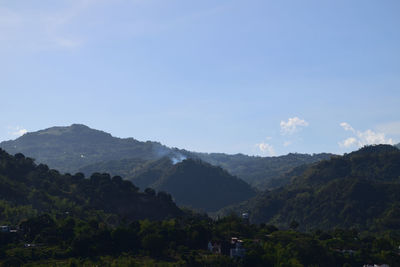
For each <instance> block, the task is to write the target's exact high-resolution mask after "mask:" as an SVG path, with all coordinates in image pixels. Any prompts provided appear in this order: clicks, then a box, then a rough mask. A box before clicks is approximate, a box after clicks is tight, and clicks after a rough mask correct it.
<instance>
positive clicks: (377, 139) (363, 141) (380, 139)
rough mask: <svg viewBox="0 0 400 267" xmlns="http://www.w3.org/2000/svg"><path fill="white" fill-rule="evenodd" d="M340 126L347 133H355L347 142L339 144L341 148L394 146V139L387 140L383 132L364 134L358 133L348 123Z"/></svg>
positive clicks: (367, 132)
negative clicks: (379, 145)
mask: <svg viewBox="0 0 400 267" xmlns="http://www.w3.org/2000/svg"><path fill="white" fill-rule="evenodd" d="M340 126H342V127H343V129H344V130H345V131H349V132H351V133H353V136H352V137H349V138H347V139H346V140H343V141H342V142H339V146H341V147H351V146H357V147H363V146H366V145H377V144H389V145H393V144H394V142H393V140H392V138H386V136H385V133H383V132H374V131H372V130H370V129H368V130H366V131H364V132H362V131H358V130H355V129H354V128H353V127H351V126H350V124H348V123H347V122H342V123H341V124H340Z"/></svg>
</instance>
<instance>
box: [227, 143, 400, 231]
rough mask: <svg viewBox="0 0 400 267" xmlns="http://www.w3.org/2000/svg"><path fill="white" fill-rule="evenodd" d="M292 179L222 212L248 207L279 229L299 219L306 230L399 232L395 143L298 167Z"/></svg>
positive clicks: (399, 153) (399, 171)
mask: <svg viewBox="0 0 400 267" xmlns="http://www.w3.org/2000/svg"><path fill="white" fill-rule="evenodd" d="M288 177H291V182H290V184H289V185H286V186H283V187H281V188H278V189H275V190H271V191H265V192H263V193H262V194H259V195H258V196H257V197H256V198H254V199H252V200H250V201H248V202H247V203H244V204H241V205H240V206H235V207H231V208H229V209H227V210H225V211H224V213H223V214H229V212H230V211H232V210H233V211H234V210H248V211H251V212H250V219H251V221H252V222H254V223H272V224H275V225H278V226H281V227H285V226H288V225H289V223H290V222H291V221H293V220H296V221H298V222H299V223H300V229H301V230H303V231H312V230H313V229H318V228H319V229H326V230H328V229H334V228H335V227H341V228H357V229H359V230H367V231H373V232H384V231H387V230H400V150H398V149H397V148H395V147H393V146H390V145H376V146H367V147H364V148H362V149H360V150H358V151H355V152H353V153H350V154H345V155H344V156H335V157H332V158H331V159H330V160H325V161H321V162H319V163H316V164H314V165H311V166H308V167H306V168H297V169H295V170H293V171H292V172H291V174H289V175H288Z"/></svg>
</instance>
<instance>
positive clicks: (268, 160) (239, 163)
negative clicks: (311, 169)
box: [196, 153, 332, 190]
mask: <svg viewBox="0 0 400 267" xmlns="http://www.w3.org/2000/svg"><path fill="white" fill-rule="evenodd" d="M196 156H198V157H199V158H200V159H201V160H203V161H206V162H208V163H210V164H212V165H215V166H220V167H222V168H223V169H225V170H227V171H228V172H229V173H231V174H233V175H235V176H237V177H240V178H241V179H243V180H244V181H246V182H247V183H249V184H251V185H252V186H254V187H256V188H258V189H261V190H264V189H266V188H273V187H275V184H270V183H271V180H272V179H274V178H278V177H280V176H282V175H285V173H286V172H288V171H290V170H291V169H293V168H295V167H298V166H301V165H304V164H310V163H314V162H318V161H321V160H327V159H329V158H330V157H331V156H332V154H328V153H321V154H313V155H308V154H298V153H290V154H288V155H285V156H279V157H255V156H246V155H243V154H237V155H226V154H223V153H211V154H208V153H196Z"/></svg>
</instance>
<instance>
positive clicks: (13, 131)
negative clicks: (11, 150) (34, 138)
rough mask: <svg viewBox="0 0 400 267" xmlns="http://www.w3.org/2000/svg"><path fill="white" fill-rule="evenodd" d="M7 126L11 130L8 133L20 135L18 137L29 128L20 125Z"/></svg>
mask: <svg viewBox="0 0 400 267" xmlns="http://www.w3.org/2000/svg"><path fill="white" fill-rule="evenodd" d="M7 128H8V129H9V130H10V132H8V134H11V135H14V136H18V137H20V136H22V135H24V134H26V133H27V132H28V130H27V129H25V128H23V127H20V126H9V127H7Z"/></svg>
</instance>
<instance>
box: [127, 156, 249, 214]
mask: <svg viewBox="0 0 400 267" xmlns="http://www.w3.org/2000/svg"><path fill="white" fill-rule="evenodd" d="M133 181H135V180H133ZM151 187H152V188H154V189H156V190H162V191H166V192H169V193H171V195H172V196H173V197H174V200H175V201H176V203H177V204H179V205H183V206H189V207H191V208H194V209H200V210H204V211H207V212H209V211H217V210H219V209H221V208H223V207H225V206H228V205H232V204H234V203H240V202H242V201H244V200H247V199H249V198H251V197H253V196H255V194H256V192H255V191H254V190H253V189H252V188H251V187H250V186H249V185H248V184H247V183H246V182H244V181H242V180H240V179H238V178H236V177H234V176H231V175H230V174H229V173H228V172H226V171H224V170H223V169H222V168H220V167H214V166H212V165H210V164H208V163H204V162H202V161H200V160H193V159H187V160H184V161H182V162H180V163H177V164H176V165H173V166H172V167H171V168H170V169H168V170H167V171H166V172H165V173H164V174H163V175H162V176H161V177H160V178H159V179H158V180H156V181H155V182H154V183H153V184H152V185H151Z"/></svg>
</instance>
